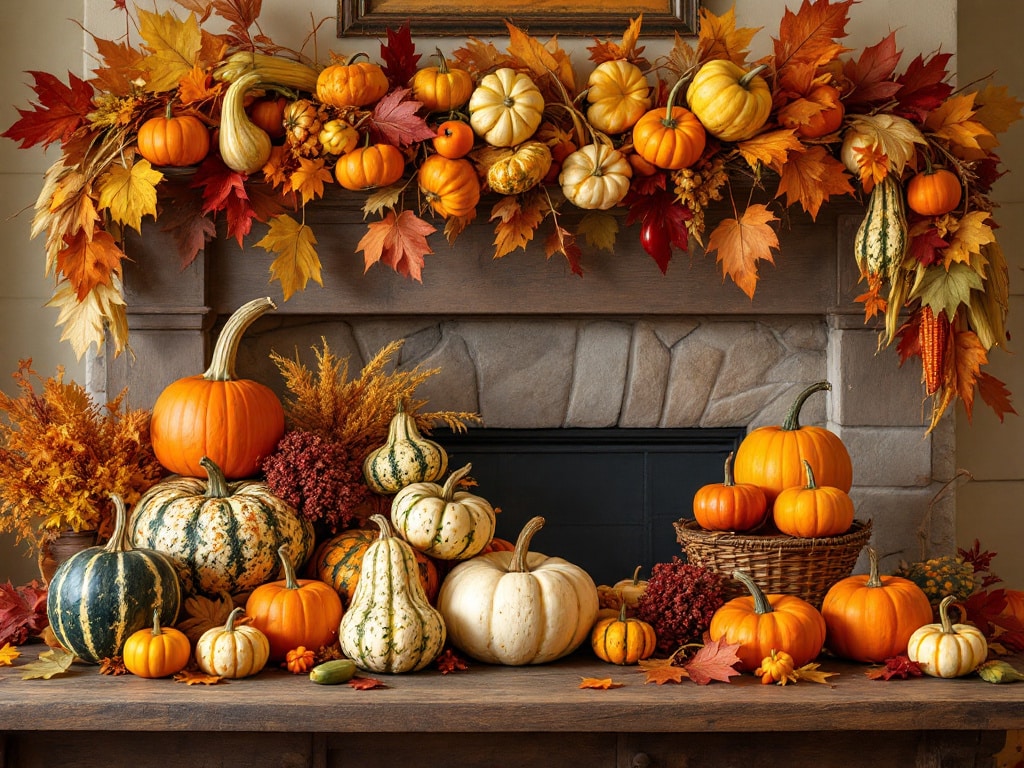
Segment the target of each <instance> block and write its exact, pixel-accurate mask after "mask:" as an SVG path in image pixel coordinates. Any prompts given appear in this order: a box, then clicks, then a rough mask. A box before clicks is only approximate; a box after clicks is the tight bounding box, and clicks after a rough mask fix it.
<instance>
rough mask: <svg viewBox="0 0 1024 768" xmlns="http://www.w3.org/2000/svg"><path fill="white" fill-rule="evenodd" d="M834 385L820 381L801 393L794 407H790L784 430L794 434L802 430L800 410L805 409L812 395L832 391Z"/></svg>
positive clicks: (783, 424)
mask: <svg viewBox="0 0 1024 768" xmlns="http://www.w3.org/2000/svg"><path fill="white" fill-rule="evenodd" d="M831 389H832V385H831V384H830V383H829V382H827V381H819V382H816V383H814V384H811V386H809V387H808V388H807V389H805V390H804V391H803V392H801V393H800V394H799V395H798V396H797V398H796V400H795V401H794V403H793V405H791V406H790V408H789V412H788V413H787V414H786V419H785V421H783V422H782V429H783V430H784V431H786V432H793V431H795V430H798V429H800V409H801V408H803V407H804V403H805V402H806V401H807V398H809V397H810V396H811V395H813V394H814V393H815V392H821V391H822V390H825V391H830V390H831Z"/></svg>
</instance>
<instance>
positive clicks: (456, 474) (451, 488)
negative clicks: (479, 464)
mask: <svg viewBox="0 0 1024 768" xmlns="http://www.w3.org/2000/svg"><path fill="white" fill-rule="evenodd" d="M472 468H473V465H472V464H467V465H466V466H464V467H462V468H461V469H456V470H455V471H453V472H452V473H451V474H450V475H448V479H447V480H445V481H444V487H443V488H442V489H441V498H443V499H444V501H445V503H447V502H450V501H451V500H452V498H453V497H454V496H455V489H456V488H458V487H459V481H460V480H462V478H464V477H465V476H466V475H468V474H469V470H471V469H472Z"/></svg>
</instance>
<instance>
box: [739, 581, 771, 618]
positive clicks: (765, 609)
mask: <svg viewBox="0 0 1024 768" xmlns="http://www.w3.org/2000/svg"><path fill="white" fill-rule="evenodd" d="M732 577H733V578H734V579H736V580H737V581H741V582H743V586H745V587H746V588H747V591H748V592H750V595H751V597H753V598H754V613H756V614H757V615H758V616H763V615H764V614H766V613H772V612H773V611H774V610H775V609H774V608H772V604H771V603H770V602H769V601H768V597H767V596H766V595H765V593H764V592H763V591H762V590H761V588H760V587H759V586H757V582H756V581H754V579H753V578H752V577H751V576H749V575H748V574H747V573H746V572H744V571H741V570H735V571H733V572H732Z"/></svg>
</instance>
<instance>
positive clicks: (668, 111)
mask: <svg viewBox="0 0 1024 768" xmlns="http://www.w3.org/2000/svg"><path fill="white" fill-rule="evenodd" d="M685 82H686V78H684V77H681V78H679V79H678V80H676V84H675V85H673V86H672V90H671V91H669V92H668V102H667V103H666V104H665V117H663V118H662V119H661V124H662V125H664V126H665V127H666V128H675V127H676V121H675V118H673V117H672V108H673V107H674V106H675V105H676V94H677V93H679V89H680V88H682V86H683V83H685Z"/></svg>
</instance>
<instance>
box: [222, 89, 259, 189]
mask: <svg viewBox="0 0 1024 768" xmlns="http://www.w3.org/2000/svg"><path fill="white" fill-rule="evenodd" d="M259 82H260V76H259V75H258V74H256V73H255V72H251V73H249V74H247V75H242V76H241V77H239V78H238V79H237V80H235V81H234V82H233V83H231V85H229V86H228V89H227V91H226V92H225V93H224V103H223V105H222V106H221V112H220V133H219V134H218V136H219V138H218V141H219V144H220V156H221V159H222V160H223V161H224V165H226V166H227V167H228V168H230V169H231V170H233V171H238V172H239V173H255V172H256V171H258V170H260V169H261V168H262V167H263V166H264V165H266V164H267V160H269V159H270V150H271V149H272V146H271V141H270V135H269V134H268V133H267V132H266V131H264V130H263V129H262V128H260V127H259V126H258V125H256V124H255V123H254V122H252V121H251V120H250V119H249V117H248V115H246V113H245V102H244V99H245V94H246V93H248V92H249V90H250V89H251V88H254V87H256V85H258V84H259Z"/></svg>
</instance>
